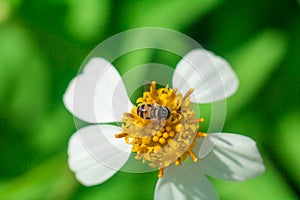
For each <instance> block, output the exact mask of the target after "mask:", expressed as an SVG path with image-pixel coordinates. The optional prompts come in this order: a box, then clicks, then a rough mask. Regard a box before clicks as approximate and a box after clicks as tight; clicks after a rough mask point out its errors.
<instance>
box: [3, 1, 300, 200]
mask: <svg viewBox="0 0 300 200" xmlns="http://www.w3.org/2000/svg"><path fill="white" fill-rule="evenodd" d="M145 26H156V27H165V28H170V29H173V30H177V31H180V32H182V33H184V34H186V35H188V36H190V37H192V38H194V39H195V40H196V41H198V42H199V43H200V44H201V45H203V46H204V47H205V48H206V49H209V50H211V51H213V52H215V53H216V54H218V55H221V56H222V57H224V58H226V59H227V60H228V61H229V62H230V63H231V64H232V66H233V68H234V70H235V71H236V73H237V75H238V77H239V79H240V88H239V91H238V93H237V94H236V95H234V96H233V97H231V98H230V99H229V100H228V101H227V105H228V108H227V111H228V112H227V118H226V123H225V127H224V132H236V133H242V134H244V135H248V136H250V137H252V138H254V139H255V140H256V141H257V143H258V147H259V149H260V151H261V153H262V156H263V158H264V161H265V165H266V172H265V173H264V174H263V175H262V176H260V177H257V178H254V179H251V180H247V181H245V182H242V183H232V182H225V181H219V180H212V181H213V184H214V185H215V187H216V189H217V191H218V193H219V195H220V197H221V199H225V200H239V199H245V200H252V199H273V200H277V199H278V200H282V199H297V198H298V197H297V196H299V194H300V192H299V191H300V170H299V169H300V156H299V152H300V145H299V142H300V123H299V122H300V107H299V104H300V101H299V100H300V87H299V82H300V80H299V74H300V58H299V52H300V38H299V36H300V14H299V1H298V2H297V1H291V0H287V1H279V0H244V1H239V0H227V1H226V0H224V1H223V0H222V1H218V0H185V1H184V0H173V1H168V0H161V1H151V0H140V1H137V0H136V1H134V0H123V1H121V0H118V1H117V0H114V1H109V0H99V1H97V0H85V1H84V0H74V1H71V0H61V1H59V0H45V1H37V0H0V129H1V133H0V134H1V135H0V199H21V200H22V199H152V198H153V192H154V187H155V184H156V180H157V172H153V173H145V174H128V173H124V172H119V173H117V174H116V175H115V176H113V177H112V178H111V179H110V180H108V181H107V182H105V183H103V184H101V185H98V186H94V187H84V186H81V185H80V184H79V183H78V182H77V181H76V179H75V178H74V174H73V173H71V172H70V171H69V169H68V166H67V143H68V138H69V137H70V136H71V134H72V133H73V132H74V131H75V130H76V129H75V126H74V122H73V117H72V115H71V114H70V113H69V112H68V111H67V110H66V109H65V108H64V105H63V103H62V95H63V94H64V92H65V89H66V88H67V86H68V83H69V81H70V80H71V79H72V78H73V77H75V76H76V74H77V70H78V69H79V67H80V65H81V63H82V62H83V60H84V59H85V57H86V55H87V54H88V53H89V52H90V51H91V50H92V49H93V48H94V47H95V46H96V45H98V44H99V43H100V42H102V41H103V40H105V39H106V38H108V37H110V36H112V35H114V34H117V33H119V32H122V31H125V30H128V29H131V28H136V27H145ZM161 57H162V59H165V60H166V59H167V58H170V60H169V61H168V62H169V64H170V66H172V67H174V66H175V64H176V63H177V62H178V58H174V57H172V56H169V55H165V54H161ZM137 58H138V55H136V56H132V57H130V56H129V60H130V59H131V61H130V63H131V64H128V65H125V66H123V67H122V70H120V69H119V70H120V72H121V73H125V72H126V71H128V70H129V69H130V68H132V67H134V64H135V62H136V59H137ZM148 59H149V58H148ZM139 62H141V61H139ZM121 64H122V62H121V61H120V62H118V63H117V64H116V65H117V66H118V67H119V66H120V65H121ZM204 115H205V114H204ZM207 115H209V113H208V114H207ZM205 126H207V124H206V125H205V124H204V127H205Z"/></svg>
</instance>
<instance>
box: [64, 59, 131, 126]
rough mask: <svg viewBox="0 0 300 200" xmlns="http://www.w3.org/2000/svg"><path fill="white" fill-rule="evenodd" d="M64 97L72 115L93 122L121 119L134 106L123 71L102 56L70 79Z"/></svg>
mask: <svg viewBox="0 0 300 200" xmlns="http://www.w3.org/2000/svg"><path fill="white" fill-rule="evenodd" d="M63 100H64V104H65V106H66V107H67V109H68V110H69V111H70V112H71V113H72V114H73V115H75V116H76V117H78V118H79V119H81V120H84V121H87V122H90V123H97V122H114V121H120V120H121V118H122V115H123V113H124V112H127V111H129V110H130V109H131V107H132V104H131V102H130V100H129V98H128V95H127V92H126V89H125V86H124V83H123V81H122V79H121V77H120V74H119V73H118V71H117V70H116V69H115V68H114V67H113V66H112V65H111V64H110V63H109V62H108V61H107V60H105V59H103V58H93V59H91V60H90V61H89V62H88V64H87V65H86V66H85V68H84V71H83V73H82V74H79V75H78V76H77V77H75V78H74V79H73V80H72V81H71V82H70V84H69V86H68V88H67V90H66V92H65V94H64V98H63Z"/></svg>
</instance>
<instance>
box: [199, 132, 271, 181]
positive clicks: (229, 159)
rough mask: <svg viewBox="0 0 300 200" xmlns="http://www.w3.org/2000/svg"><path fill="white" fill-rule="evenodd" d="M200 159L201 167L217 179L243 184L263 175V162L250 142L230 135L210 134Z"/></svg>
mask: <svg viewBox="0 0 300 200" xmlns="http://www.w3.org/2000/svg"><path fill="white" fill-rule="evenodd" d="M197 148H198V149H200V153H199V151H198V155H199V158H200V160H199V162H198V163H199V167H200V168H201V170H203V171H204V172H205V173H206V174H207V175H209V176H212V177H215V178H217V179H223V180H231V181H243V180H245V179H247V178H252V177H255V176H258V175H260V174H262V173H263V172H264V170H265V167H264V165H263V160H262V158H261V156H260V154H259V151H258V149H257V147H256V143H255V141H253V140H252V139H251V138H249V137H246V136H243V135H238V134H230V133H214V134H208V136H207V138H206V139H205V140H204V141H203V144H202V146H201V148H200V147H199V146H198V147H197V146H196V147H195V151H197Z"/></svg>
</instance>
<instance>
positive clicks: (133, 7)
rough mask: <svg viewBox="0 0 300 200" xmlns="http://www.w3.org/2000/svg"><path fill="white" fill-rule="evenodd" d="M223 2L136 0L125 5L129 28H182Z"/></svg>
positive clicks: (211, 0)
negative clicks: (156, 0) (154, 0)
mask: <svg viewBox="0 0 300 200" xmlns="http://www.w3.org/2000/svg"><path fill="white" fill-rule="evenodd" d="M221 3H223V1H219V0H201V1H199V0H186V1H181V0H173V1H167V0H163V1H160V2H159V3H158V2H153V1H151V0H146V1H136V2H135V3H133V4H128V5H127V6H128V7H127V8H126V7H125V11H126V12H127V13H128V15H127V16H126V17H125V19H126V22H129V23H128V25H127V26H128V27H129V28H134V27H141V26H156V27H164V28H170V29H175V30H182V29H183V28H186V27H187V26H189V25H192V24H193V23H194V22H195V21H197V20H199V19H200V18H201V17H203V16H204V15H205V14H207V13H209V12H210V11H211V10H213V9H214V8H216V7H217V6H219V5H220V4H221ZM124 23H125V22H124Z"/></svg>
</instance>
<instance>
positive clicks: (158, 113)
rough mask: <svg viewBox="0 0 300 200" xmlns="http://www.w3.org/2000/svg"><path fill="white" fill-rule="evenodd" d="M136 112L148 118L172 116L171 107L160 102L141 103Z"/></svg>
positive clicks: (157, 118)
mask: <svg viewBox="0 0 300 200" xmlns="http://www.w3.org/2000/svg"><path fill="white" fill-rule="evenodd" d="M136 112H137V115H138V116H140V117H141V118H143V119H147V120H167V119H168V118H169V117H170V109H169V108H168V107H164V106H161V105H159V104H141V105H139V106H138V107H137V111H136Z"/></svg>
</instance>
